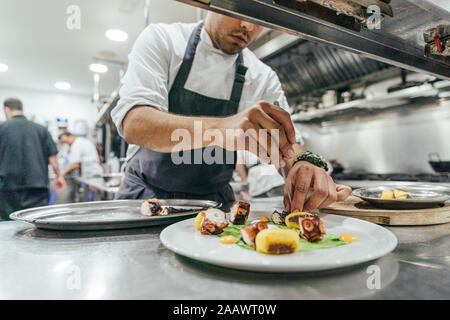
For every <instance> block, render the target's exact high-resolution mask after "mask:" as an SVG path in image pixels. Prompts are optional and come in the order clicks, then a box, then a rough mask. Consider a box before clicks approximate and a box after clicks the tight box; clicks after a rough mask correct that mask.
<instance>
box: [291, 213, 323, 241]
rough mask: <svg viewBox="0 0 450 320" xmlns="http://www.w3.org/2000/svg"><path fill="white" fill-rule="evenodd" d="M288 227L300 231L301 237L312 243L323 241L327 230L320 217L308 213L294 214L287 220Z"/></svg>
mask: <svg viewBox="0 0 450 320" xmlns="http://www.w3.org/2000/svg"><path fill="white" fill-rule="evenodd" d="M285 222H286V226H287V227H289V228H295V229H299V230H300V237H302V238H303V239H305V240H308V241H310V242H315V241H319V240H322V239H323V236H324V235H325V228H324V226H323V221H322V220H321V219H320V218H319V216H318V215H316V214H312V213H308V212H292V213H291V214H289V215H288V216H287V217H286V219H285Z"/></svg>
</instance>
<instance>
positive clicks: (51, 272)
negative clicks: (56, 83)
mask: <svg viewBox="0 0 450 320" xmlns="http://www.w3.org/2000/svg"><path fill="white" fill-rule="evenodd" d="M163 228H164V227H152V228H144V229H130V230H122V231H103V232H84V233H80V232H51V231H43V230H38V229H35V228H34V227H33V226H31V225H28V224H26V223H22V222H14V221H12V222H2V223H0V274H1V275H2V276H1V277H0V299H342V298H346V299H361V298H364V299H443V298H446V299H449V298H450V277H449V274H450V224H446V225H437V226H427V227H410V228H406V227H396V228H389V229H390V230H392V231H393V232H394V233H395V235H396V236H397V237H398V240H399V245H398V247H397V248H396V249H395V251H394V252H392V253H391V254H389V255H387V256H385V257H383V258H381V259H379V260H376V261H374V262H371V263H367V264H364V265H360V266H356V267H352V268H348V269H342V270H335V271H332V272H322V273H308V274H267V273H254V272H253V273H252V272H244V271H236V270H231V269H224V268H220V267H215V266H212V265H207V264H203V263H199V262H196V261H193V260H190V259H187V258H184V257H182V256H178V255H176V254H174V253H172V252H171V251H169V250H167V249H166V248H165V247H164V246H163V245H162V244H161V243H160V241H159V233H160V232H161V230H162V229H163ZM371 265H376V266H377V267H378V268H379V269H378V270H379V271H380V272H379V275H380V284H381V287H380V289H376V287H375V288H373V286H370V284H374V283H376V282H373V281H372V280H371V278H370V277H371V276H372V277H373V276H374V274H373V273H372V272H373V271H372V272H370V270H373V269H372V268H375V269H377V267H371V268H369V267H370V266H371ZM368 268H369V269H368ZM368 270H369V273H368ZM368 282H369V287H372V288H373V289H369V288H368V285H367V283H368Z"/></svg>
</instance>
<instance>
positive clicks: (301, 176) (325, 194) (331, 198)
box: [284, 161, 352, 212]
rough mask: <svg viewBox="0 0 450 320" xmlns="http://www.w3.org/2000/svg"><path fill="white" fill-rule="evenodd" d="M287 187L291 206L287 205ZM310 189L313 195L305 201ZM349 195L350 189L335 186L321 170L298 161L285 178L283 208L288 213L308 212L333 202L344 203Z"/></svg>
mask: <svg viewBox="0 0 450 320" xmlns="http://www.w3.org/2000/svg"><path fill="white" fill-rule="evenodd" d="M288 187H289V188H290V192H291V196H292V206H291V205H290V204H289V196H288V193H287V188H288ZM310 188H313V193H312V194H311V196H310V197H309V199H308V200H306V196H307V195H308V191H309V189H310ZM351 193H352V189H351V188H350V187H348V186H344V185H339V184H335V183H334V181H333V179H332V178H331V177H330V176H329V175H328V174H327V173H326V172H325V170H324V169H323V168H320V167H317V166H315V165H313V164H311V163H309V162H306V161H300V162H297V163H296V164H295V165H294V167H292V168H291V169H290V170H289V173H288V175H287V177H286V185H285V187H284V206H285V208H286V211H288V212H297V211H299V212H302V211H307V212H309V211H311V210H314V209H318V208H325V207H327V206H329V205H330V204H332V203H333V202H335V201H344V200H345V199H346V198H347V197H348V196H349V195H350V194H351Z"/></svg>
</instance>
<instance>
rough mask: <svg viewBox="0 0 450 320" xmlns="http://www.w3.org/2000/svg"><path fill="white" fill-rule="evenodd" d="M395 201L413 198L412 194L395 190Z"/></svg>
mask: <svg viewBox="0 0 450 320" xmlns="http://www.w3.org/2000/svg"><path fill="white" fill-rule="evenodd" d="M394 196H395V199H408V198H411V193H409V192H408V191H405V190H401V189H395V190H394Z"/></svg>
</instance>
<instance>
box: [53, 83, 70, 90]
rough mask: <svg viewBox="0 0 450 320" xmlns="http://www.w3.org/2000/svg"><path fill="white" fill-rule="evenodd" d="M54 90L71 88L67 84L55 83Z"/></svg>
mask: <svg viewBox="0 0 450 320" xmlns="http://www.w3.org/2000/svg"><path fill="white" fill-rule="evenodd" d="M55 88H56V89H59V90H69V89H70V88H72V86H71V85H70V83H67V82H57V83H55Z"/></svg>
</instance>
